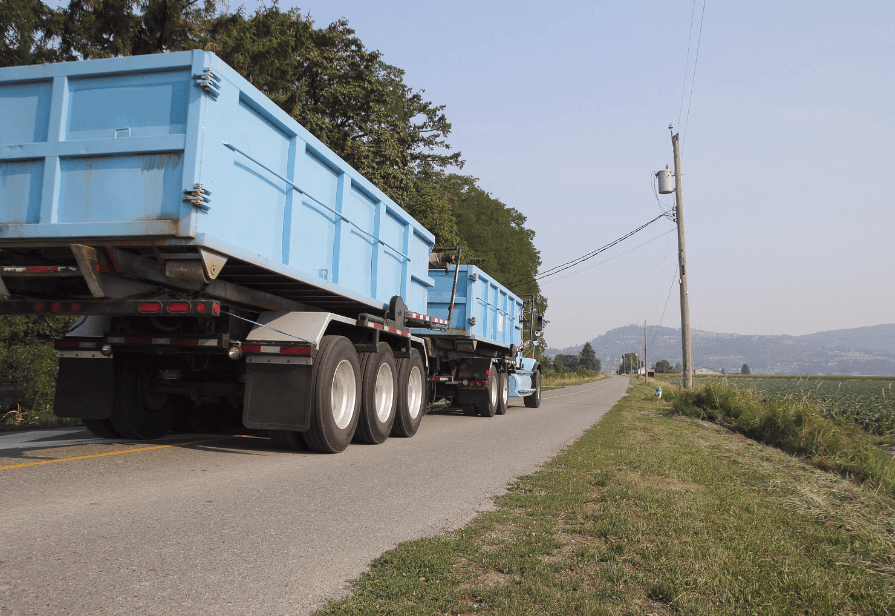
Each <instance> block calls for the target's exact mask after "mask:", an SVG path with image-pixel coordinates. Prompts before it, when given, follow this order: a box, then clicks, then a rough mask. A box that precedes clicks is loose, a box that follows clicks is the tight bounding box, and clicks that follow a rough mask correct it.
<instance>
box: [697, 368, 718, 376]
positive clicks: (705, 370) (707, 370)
mask: <svg viewBox="0 0 895 616" xmlns="http://www.w3.org/2000/svg"><path fill="white" fill-rule="evenodd" d="M693 374H702V375H705V374H717V375H720V374H721V373H720V372H719V371H718V370H712V369H711V368H697V369H696V370H694V371H693Z"/></svg>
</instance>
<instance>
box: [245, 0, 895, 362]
mask: <svg viewBox="0 0 895 616" xmlns="http://www.w3.org/2000/svg"><path fill="white" fill-rule="evenodd" d="M230 6H231V9H235V8H236V7H237V6H239V3H238V2H233V3H231V5H230ZM257 6H258V3H257V2H247V3H246V8H247V9H248V10H249V11H250V12H251V11H253V10H254V9H255V8H256V7H257ZM280 6H281V8H283V9H287V8H291V7H297V8H299V9H300V10H301V11H302V13H310V14H311V16H312V17H313V18H314V19H315V21H316V22H317V25H318V26H325V25H327V24H329V23H330V22H332V21H334V20H335V19H338V18H340V17H345V18H347V19H348V21H349V23H350V24H351V26H352V27H353V28H354V29H355V30H356V31H357V33H358V35H359V37H360V38H361V40H363V42H364V44H365V45H366V46H367V47H368V48H369V49H378V50H379V51H381V52H382V53H383V54H384V59H385V61H386V62H388V63H390V64H393V65H395V66H398V67H400V68H402V69H404V70H405V71H406V77H405V81H406V83H407V84H408V85H410V86H411V87H413V88H416V89H423V90H425V96H426V97H427V98H428V100H431V101H433V102H435V103H437V104H445V105H447V109H446V113H447V116H448V119H449V120H450V121H451V122H452V123H453V133H452V135H451V136H450V138H449V141H450V143H451V144H452V145H453V146H454V148H455V149H458V150H460V151H461V152H462V153H463V156H464V159H465V160H466V166H465V167H464V169H463V171H462V172H463V173H465V174H468V175H472V176H475V177H477V178H479V179H480V185H481V186H482V187H483V188H485V189H486V190H488V191H490V192H491V193H492V194H493V195H494V196H495V197H497V198H499V199H500V200H502V201H503V202H504V203H506V204H507V205H510V206H512V207H514V208H516V209H518V210H519V211H521V212H522V213H523V214H525V215H526V216H527V217H528V225H529V227H530V228H532V229H534V230H535V232H536V233H537V236H536V240H535V241H536V245H537V247H538V248H539V249H540V251H541V256H542V259H543V263H544V267H545V268H547V267H551V266H554V265H557V264H559V263H563V262H565V261H568V260H569V259H571V258H574V257H576V256H578V255H582V254H585V253H587V252H589V251H591V250H593V249H595V248H597V247H599V246H602V245H604V244H606V243H608V242H610V241H612V240H614V239H616V238H618V237H620V236H622V235H624V234H626V233H627V232H628V231H631V230H632V229H634V228H636V227H638V226H640V225H641V224H643V223H644V222H646V221H648V220H650V219H651V218H653V217H655V216H656V215H658V214H659V211H660V206H659V204H658V203H657V202H656V198H655V197H654V195H653V191H652V186H651V177H652V173H653V172H654V171H655V170H657V169H660V168H663V167H664V166H665V165H666V164H669V165H671V164H672V162H673V161H672V153H671V142H670V138H669V131H668V129H667V127H668V125H669V123H673V124H674V125H675V127H676V129H680V131H681V134H682V135H683V134H684V127H686V138H685V141H684V149H683V164H682V166H683V171H684V182H683V185H684V203H685V208H686V210H685V211H686V224H687V253H688V273H689V284H690V313H691V323H692V325H693V326H694V327H695V328H698V329H704V330H709V331H717V332H732V333H739V334H781V333H785V334H805V333H811V332H816V331H823V330H830V329H840V328H848V327H859V326H864V325H875V324H880V323H892V322H895V282H893V278H892V273H891V271H892V263H893V258H892V252H893V250H892V248H891V246H892V244H893V242H892V239H891V237H892V233H893V229H895V225H893V222H895V198H893V188H895V181H893V180H895V154H893V151H895V150H893V144H895V121H893V109H895V69H893V58H895V36H893V34H895V3H892V2H842V1H839V2H824V1H820V2H814V3H811V4H809V3H804V2H780V1H779V0H777V1H774V2H770V1H764V0H756V1H752V2H725V3H721V2H717V1H716V0H706V3H705V14H704V15H705V17H704V22H703V25H702V37H701V42H700V45H699V56H698V65H697V67H696V79H695V86H694V88H693V92H692V103H690V85H691V81H692V79H691V77H692V71H693V64H694V60H695V56H696V37H697V34H698V28H699V24H700V16H701V11H702V7H703V1H702V0H696V3H695V24H694V31H693V38H692V41H690V42H689V46H690V50H689V63H688V64H687V63H686V62H687V59H688V38H689V35H690V23H691V15H693V10H694V3H693V0H679V1H678V0H669V1H665V2H657V1H652V2H646V1H641V2H624V3H622V2H614V3H608V2H563V1H555V2H551V3H542V2H538V3H535V2H513V3H490V2H450V1H448V2H426V3H420V2H401V1H389V0H384V1H378V2H370V1H369V0H367V1H360V0H325V1H324V0H307V1H305V2H301V3H293V2H281V4H280ZM685 75H686V81H685ZM682 92H683V105H682ZM688 108H689V119H687V117H688V115H687V114H688ZM670 197H671V195H669V196H667V197H664V198H663V200H664V201H665V203H667V204H670V203H672V199H671V198H670ZM670 229H672V225H671V223H669V222H666V221H664V220H661V221H659V222H657V223H655V224H653V225H652V226H650V227H649V228H648V229H646V230H644V231H642V232H641V233H639V234H638V235H637V236H635V237H634V238H632V239H630V240H627V241H626V242H624V243H623V244H620V245H619V246H618V247H617V248H615V249H614V250H611V251H609V252H608V253H606V254H605V255H601V257H598V258H597V259H594V260H592V261H591V262H589V264H592V263H596V262H598V261H601V260H602V258H604V257H609V256H614V255H620V253H623V252H624V251H627V250H630V249H631V248H633V247H635V246H637V245H638V244H641V243H642V242H645V241H647V240H651V239H653V238H656V237H657V236H660V235H661V234H662V233H664V232H666V231H668V230H670ZM675 255H676V238H675V235H674V234H673V233H672V234H670V235H666V236H664V237H658V239H655V240H654V241H652V242H650V243H648V244H647V245H645V246H642V247H640V248H637V249H636V250H632V251H631V252H628V253H626V254H621V255H620V256H618V258H615V259H613V260H611V261H608V262H606V263H604V264H601V265H598V266H596V267H593V268H591V269H588V270H586V271H583V272H581V273H579V274H577V275H574V276H570V277H568V278H564V279H562V280H557V281H555V282H548V283H546V284H544V285H543V287H542V288H543V291H544V293H545V294H546V296H547V298H548V300H549V306H550V307H549V310H548V313H547V315H546V316H547V319H548V320H549V321H550V324H549V326H548V328H547V331H546V336H547V341H548V343H549V344H550V345H552V346H559V347H562V346H566V345H570V344H575V343H579V342H583V341H584V340H588V339H591V338H593V337H594V336H597V335H599V334H602V333H603V332H605V331H607V330H608V329H611V328H614V327H619V326H623V325H628V324H631V323H637V324H642V323H643V321H644V320H646V321H647V322H648V323H649V325H651V326H652V325H655V324H656V323H659V322H661V324H662V325H665V326H671V327H678V326H679V325H680V312H679V298H678V291H677V286H676V283H675V282H674V278H673V276H674V272H675V266H676V256H675ZM669 291H670V293H669ZM666 303H667V308H666Z"/></svg>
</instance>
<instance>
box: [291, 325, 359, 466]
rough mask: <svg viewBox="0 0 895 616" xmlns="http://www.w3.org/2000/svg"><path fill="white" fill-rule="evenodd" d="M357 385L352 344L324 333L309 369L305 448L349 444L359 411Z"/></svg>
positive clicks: (340, 447)
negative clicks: (312, 365) (308, 411)
mask: <svg viewBox="0 0 895 616" xmlns="http://www.w3.org/2000/svg"><path fill="white" fill-rule="evenodd" d="M360 385H361V379H360V362H359V360H358V357H357V352H356V351H355V350H354V346H353V345H352V344H351V342H349V341H348V339H347V338H344V337H342V336H324V337H323V340H321V342H320V350H319V351H318V353H317V357H316V360H315V362H314V368H313V370H312V371H311V387H312V388H313V390H312V392H311V427H310V428H309V429H308V431H307V432H305V433H304V441H305V442H306V443H307V444H308V448H310V449H311V450H313V451H319V452H320V453H339V452H341V451H344V450H345V448H346V447H348V444H349V443H351V439H352V438H353V437H354V431H355V430H356V429H357V419H358V415H359V414H360V413H359V410H360V393H361V392H360ZM336 415H338V417H337V416H336Z"/></svg>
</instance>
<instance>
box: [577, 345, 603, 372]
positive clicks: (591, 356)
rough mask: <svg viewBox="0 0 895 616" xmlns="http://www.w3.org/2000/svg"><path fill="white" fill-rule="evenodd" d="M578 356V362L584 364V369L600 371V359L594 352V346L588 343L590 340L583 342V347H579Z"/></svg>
mask: <svg viewBox="0 0 895 616" xmlns="http://www.w3.org/2000/svg"><path fill="white" fill-rule="evenodd" d="M579 357H580V358H581V359H580V360H579V362H578V364H579V365H581V366H584V368H585V369H586V370H595V371H597V372H599V371H600V360H599V359H597V354H596V353H594V348H593V347H592V346H591V345H590V342H585V343H584V347H583V348H582V349H581V353H580V354H579Z"/></svg>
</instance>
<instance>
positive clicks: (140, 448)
mask: <svg viewBox="0 0 895 616" xmlns="http://www.w3.org/2000/svg"><path fill="white" fill-rule="evenodd" d="M627 384H628V379H627V378H624V377H612V378H610V379H608V380H603V381H599V382H597V383H590V384H586V385H581V386H577V387H570V388H565V389H561V390H556V391H553V392H545V394H544V397H543V401H542V404H541V407H540V408H539V409H529V408H525V407H524V406H523V405H522V403H521V400H517V401H514V400H513V399H511V403H512V406H511V408H510V409H509V411H508V412H507V414H506V415H505V416H503V417H494V418H490V419H486V418H480V417H465V416H464V415H462V413H460V412H446V411H442V412H436V413H430V414H429V415H428V416H427V417H426V418H425V419H424V420H423V424H422V426H421V428H420V431H419V433H417V435H416V436H415V437H414V438H412V439H389V440H388V441H386V442H385V443H383V444H382V445H378V446H369V445H352V446H351V447H349V448H348V449H347V450H346V451H345V452H343V453H341V454H338V455H320V454H311V453H302V452H299V453H295V452H283V451H278V450H276V449H275V448H274V446H273V444H272V442H271V441H270V440H269V439H266V438H260V437H223V438H222V437H221V436H214V435H178V436H177V437H169V438H167V439H165V440H163V441H155V442H152V443H135V442H131V441H123V440H121V441H112V440H103V439H96V438H93V437H91V435H90V434H89V433H87V432H85V431H83V430H79V429H70V430H58V431H41V432H29V433H13V434H0V537H2V539H0V614H3V615H6V614H23V615H24V614H28V615H31V614H40V615H44V614H48V615H49V614H52V615H54V616H55V615H62V614H72V615H78V616H82V615H84V614H93V615H100V614H102V615H105V614H128V615H132V614H165V615H168V614H198V613H205V614H228V615H236V614H264V615H268V614H290V615H294V614H308V613H310V612H312V611H313V610H314V609H316V608H319V607H322V606H323V605H324V602H325V600H326V599H328V598H334V597H338V596H341V595H342V594H344V592H346V591H345V588H346V581H347V580H350V579H352V578H355V577H357V576H358V575H359V574H360V573H361V572H362V571H363V570H364V569H365V568H366V567H367V565H368V564H369V562H370V561H371V560H373V559H374V558H376V557H377V556H379V555H380V554H382V553H383V552H384V551H386V550H389V549H391V548H393V547H395V546H396V545H397V544H398V543H400V542H402V541H406V540H409V539H415V538H419V537H424V536H431V535H434V534H437V533H438V532H440V531H441V530H444V529H450V528H457V527H460V526H463V525H464V524H466V523H467V522H469V521H470V520H471V519H472V518H473V517H474V516H475V515H476V512H478V511H482V510H485V509H489V508H491V507H492V503H491V498H492V497H493V496H495V495H497V494H500V493H502V492H503V491H504V490H505V488H506V485H507V483H508V482H510V481H512V480H513V479H514V478H515V477H519V476H521V475H525V474H528V473H530V472H532V471H534V470H535V469H536V468H537V467H538V466H539V465H541V464H542V463H543V462H544V461H546V460H548V459H549V458H551V457H553V456H554V455H555V454H556V453H557V452H558V451H559V450H561V449H562V448H563V447H564V446H566V445H568V444H569V443H571V442H573V441H574V440H575V439H576V438H577V437H578V436H579V435H580V434H581V433H582V432H583V431H584V430H586V429H587V428H588V427H589V426H591V425H593V424H594V423H595V422H596V421H598V420H599V419H600V418H601V417H602V416H603V414H604V413H605V412H606V411H607V410H608V409H609V408H610V407H611V406H612V405H613V404H614V403H615V402H616V401H617V400H618V399H619V398H620V397H621V396H622V395H623V394H624V391H625V389H626V387H627ZM34 462H46V463H43V464H33V463H34Z"/></svg>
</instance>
